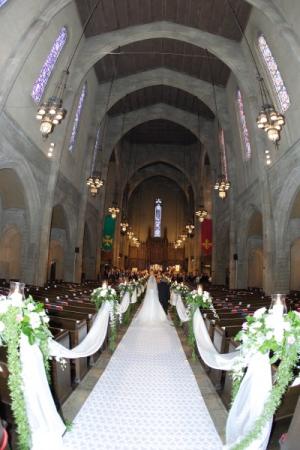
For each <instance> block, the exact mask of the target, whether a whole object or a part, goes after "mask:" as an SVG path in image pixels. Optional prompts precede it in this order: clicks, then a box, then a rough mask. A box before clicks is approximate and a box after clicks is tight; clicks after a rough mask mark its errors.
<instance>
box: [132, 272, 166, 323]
mask: <svg viewBox="0 0 300 450" xmlns="http://www.w3.org/2000/svg"><path fill="white" fill-rule="evenodd" d="M169 298H170V289H169V285H168V283H167V281H165V280H164V279H163V278H161V277H160V276H158V277H157V281H156V278H155V276H154V275H153V274H152V275H150V277H149V279H148V283H147V290H146V295H145V298H144V302H143V305H142V308H141V310H140V312H139V314H138V317H137V321H138V322H142V323H146V322H148V323H153V322H164V321H166V320H167V313H168V302H169Z"/></svg>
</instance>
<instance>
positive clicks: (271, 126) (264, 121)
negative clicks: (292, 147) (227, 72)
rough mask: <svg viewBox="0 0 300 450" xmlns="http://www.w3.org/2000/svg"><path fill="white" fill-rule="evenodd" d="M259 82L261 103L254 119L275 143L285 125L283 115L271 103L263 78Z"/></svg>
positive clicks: (278, 139)
mask: <svg viewBox="0 0 300 450" xmlns="http://www.w3.org/2000/svg"><path fill="white" fill-rule="evenodd" d="M259 83H260V91H261V96H262V103H263V105H262V109H261V111H260V113H259V115H258V117H257V119H256V123H257V126H258V128H259V129H261V130H264V131H265V132H266V133H267V136H268V138H269V139H270V141H272V142H274V144H276V143H277V142H278V141H280V137H281V135H280V133H281V131H282V128H283V126H284V125H285V117H284V115H283V114H280V113H278V112H277V111H276V110H275V108H274V105H273V104H272V103H271V101H270V95H269V93H268V91H267V88H266V85H265V82H264V79H263V78H261V77H260V79H259ZM268 97H269V100H268Z"/></svg>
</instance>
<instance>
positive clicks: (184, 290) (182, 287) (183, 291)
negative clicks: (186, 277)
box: [170, 281, 189, 297]
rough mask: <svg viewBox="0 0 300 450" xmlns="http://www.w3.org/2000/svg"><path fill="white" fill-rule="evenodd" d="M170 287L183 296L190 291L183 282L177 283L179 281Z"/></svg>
mask: <svg viewBox="0 0 300 450" xmlns="http://www.w3.org/2000/svg"><path fill="white" fill-rule="evenodd" d="M170 288H171V290H172V291H174V292H175V293H176V294H180V295H181V296H182V297H185V296H186V295H187V294H188V293H189V288H188V287H187V286H185V285H184V284H183V283H177V281H175V282H174V283H172V284H171V286H170Z"/></svg>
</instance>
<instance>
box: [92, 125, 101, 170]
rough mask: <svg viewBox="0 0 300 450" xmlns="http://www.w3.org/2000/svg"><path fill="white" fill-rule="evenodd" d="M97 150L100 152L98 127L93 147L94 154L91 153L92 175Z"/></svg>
mask: <svg viewBox="0 0 300 450" xmlns="http://www.w3.org/2000/svg"><path fill="white" fill-rule="evenodd" d="M98 150H100V127H99V128H98V131H97V135H96V140H95V145H94V153H93V161H92V173H93V172H94V169H95V163H96V156H97V152H98Z"/></svg>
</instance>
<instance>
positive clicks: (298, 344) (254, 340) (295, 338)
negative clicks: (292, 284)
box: [232, 309, 300, 450]
mask: <svg viewBox="0 0 300 450" xmlns="http://www.w3.org/2000/svg"><path fill="white" fill-rule="evenodd" d="M275 319H276V320H275ZM279 319H280V320H278V318H275V317H274V315H273V316H272V313H269V312H267V311H266V310H265V309H262V310H258V311H257V312H256V314H254V316H253V317H250V316H248V317H247V321H246V323H245V324H244V325H243V329H242V330H241V331H240V332H239V333H238V334H237V336H236V338H235V339H236V340H239V341H242V344H241V354H242V355H243V356H242V359H241V360H240V361H238V364H237V367H235V368H234V371H233V388H232V396H233V398H234V397H235V395H236V394H237V392H238V389H239V386H240V384H241V381H242V378H243V374H244V372H243V370H242V369H243V368H245V367H246V362H245V361H246V358H247V355H249V354H250V355H251V354H254V352H255V351H259V352H261V353H262V354H268V355H269V360H270V364H273V363H274V362H277V361H280V363H279V365H278V368H277V371H276V376H275V381H274V384H273V387H272V390H271V392H270V394H269V397H268V399H267V401H266V403H265V405H264V408H263V411H262V413H261V415H260V416H259V417H258V419H257V420H256V422H255V424H254V426H253V428H252V430H251V431H250V432H249V433H248V434H247V435H246V436H245V437H244V438H243V439H241V441H240V442H239V443H237V444H236V445H235V446H234V447H232V450H246V449H247V448H248V447H249V445H250V444H251V443H252V442H253V441H255V439H257V438H258V436H259V435H260V433H261V432H262V431H263V429H264V427H265V426H266V424H267V423H268V421H269V420H271V419H272V417H273V416H274V414H275V412H276V410H277V408H278V407H279V406H280V403H281V399H282V396H283V395H284V393H285V391H286V390H287V388H288V386H289V385H290V383H291V382H292V380H293V379H294V377H295V373H294V371H295V368H296V367H297V363H298V359H299V354H300V316H299V314H297V313H296V312H294V311H291V312H289V313H288V314H286V315H284V316H283V317H282V318H279ZM243 358H244V361H243Z"/></svg>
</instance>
